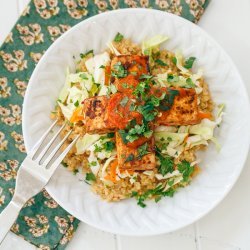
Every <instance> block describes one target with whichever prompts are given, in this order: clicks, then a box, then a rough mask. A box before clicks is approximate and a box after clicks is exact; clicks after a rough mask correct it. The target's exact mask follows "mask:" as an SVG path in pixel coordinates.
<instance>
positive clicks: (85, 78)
mask: <svg viewBox="0 0 250 250" xmlns="http://www.w3.org/2000/svg"><path fill="white" fill-rule="evenodd" d="M79 76H80V77H81V78H82V79H83V80H88V77H87V76H86V74H84V73H82V74H80V75H79Z"/></svg>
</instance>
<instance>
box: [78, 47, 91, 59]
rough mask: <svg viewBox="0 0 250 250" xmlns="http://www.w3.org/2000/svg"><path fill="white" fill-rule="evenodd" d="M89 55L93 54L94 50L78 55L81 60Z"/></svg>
mask: <svg viewBox="0 0 250 250" xmlns="http://www.w3.org/2000/svg"><path fill="white" fill-rule="evenodd" d="M90 54H94V50H92V49H91V50H89V51H87V52H86V53H84V54H82V53H81V54H80V57H81V58H82V59H83V58H85V57H86V56H88V55H90Z"/></svg>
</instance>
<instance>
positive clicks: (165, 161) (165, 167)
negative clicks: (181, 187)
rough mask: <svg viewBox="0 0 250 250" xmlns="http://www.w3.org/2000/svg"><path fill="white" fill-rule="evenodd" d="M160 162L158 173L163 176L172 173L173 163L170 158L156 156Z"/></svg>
mask: <svg viewBox="0 0 250 250" xmlns="http://www.w3.org/2000/svg"><path fill="white" fill-rule="evenodd" d="M158 157H159V160H160V166H159V168H158V170H159V172H160V173H161V174H162V175H163V176H165V175H166V174H167V173H172V172H173V171H174V161H173V159H172V158H171V157H169V156H167V157H163V156H162V155H158Z"/></svg>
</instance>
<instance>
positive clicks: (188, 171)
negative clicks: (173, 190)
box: [177, 161, 194, 182]
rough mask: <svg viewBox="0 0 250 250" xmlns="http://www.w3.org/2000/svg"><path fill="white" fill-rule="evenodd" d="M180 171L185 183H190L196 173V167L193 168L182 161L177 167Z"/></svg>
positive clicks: (188, 163)
mask: <svg viewBox="0 0 250 250" xmlns="http://www.w3.org/2000/svg"><path fill="white" fill-rule="evenodd" d="M177 168H178V170H179V171H180V172H181V173H182V176H183V181H185V182H186V181H188V180H189V178H190V176H191V175H192V173H193V172H194V167H193V166H191V164H190V162H188V161H182V162H181V163H179V164H178V165H177Z"/></svg>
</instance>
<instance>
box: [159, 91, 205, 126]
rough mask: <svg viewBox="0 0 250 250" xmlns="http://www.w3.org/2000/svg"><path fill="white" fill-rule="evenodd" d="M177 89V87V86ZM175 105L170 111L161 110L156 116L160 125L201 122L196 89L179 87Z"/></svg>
mask: <svg viewBox="0 0 250 250" xmlns="http://www.w3.org/2000/svg"><path fill="white" fill-rule="evenodd" d="M176 89H177V88H176ZM177 90H179V93H180V94H179V95H178V96H175V99H174V103H173V106H172V107H171V109H170V110H168V111H160V113H159V116H158V117H157V118H156V123H157V124H158V125H166V126H170V125H171V126H179V125H192V124H197V123H199V122H200V118H199V110H198V101H197V94H196V92H195V90H194V89H184V88H182V89H180V88H179V89H177Z"/></svg>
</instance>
